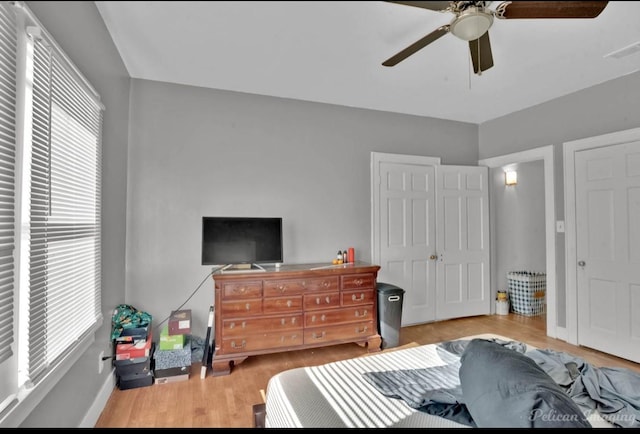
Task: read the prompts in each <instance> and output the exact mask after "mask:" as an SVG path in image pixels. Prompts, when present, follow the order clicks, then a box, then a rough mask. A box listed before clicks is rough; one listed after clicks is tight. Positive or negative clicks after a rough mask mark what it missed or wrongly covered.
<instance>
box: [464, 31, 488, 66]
mask: <svg viewBox="0 0 640 434" xmlns="http://www.w3.org/2000/svg"><path fill="white" fill-rule="evenodd" d="M469 52H470V53H471V60H472V61H473V72H475V73H476V74H478V75H480V74H482V71H486V70H487V69H489V68H491V67H492V66H493V56H492V54H491V43H490V42H489V32H485V34H484V35H482V36H480V37H479V38H478V39H474V40H473V41H469Z"/></svg>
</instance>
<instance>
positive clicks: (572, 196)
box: [562, 128, 640, 345]
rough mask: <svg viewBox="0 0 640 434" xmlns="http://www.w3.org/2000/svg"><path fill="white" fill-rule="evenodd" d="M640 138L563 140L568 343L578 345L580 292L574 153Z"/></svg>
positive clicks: (624, 134) (629, 133)
mask: <svg viewBox="0 0 640 434" xmlns="http://www.w3.org/2000/svg"><path fill="white" fill-rule="evenodd" d="M637 140H640V128H633V129H630V130H624V131H618V132H615V133H610V134H603V135H600V136H594V137H588V138H586V139H579V140H573V141H570V142H565V143H563V145H562V146H563V153H564V158H563V160H564V189H565V194H564V217H565V240H566V244H565V246H566V247H565V252H566V253H565V255H566V261H565V262H566V265H565V267H566V285H567V288H566V291H567V324H566V326H567V342H569V343H570V344H573V345H579V340H578V292H577V272H578V267H577V262H578V259H577V232H576V178H575V154H576V152H578V151H583V150H585V149H593V148H599V147H604V146H609V145H617V144H621V143H627V142H632V141H637Z"/></svg>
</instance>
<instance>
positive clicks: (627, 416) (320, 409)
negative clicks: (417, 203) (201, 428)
mask: <svg viewBox="0 0 640 434" xmlns="http://www.w3.org/2000/svg"><path fill="white" fill-rule="evenodd" d="M471 342H473V343H474V344H476V343H480V344H482V345H484V344H485V342H490V343H493V344H498V346H500V347H501V349H500V351H502V350H505V351H508V353H505V354H506V355H507V356H506V357H505V354H499V355H494V354H493V353H491V354H489V358H488V359H486V360H484V361H483V360H482V358H483V353H478V352H476V353H473V356H472V355H471V354H469V355H468V357H467V358H466V359H465V358H464V357H463V356H464V352H465V350H466V351H468V352H470V350H471V348H470V345H471V344H470V343H471ZM467 344H469V346H467ZM514 345H515V346H520V347H519V348H516V347H514ZM494 346H495V345H494ZM474 348H475V347H474ZM492 350H493V348H492ZM514 350H515V351H514ZM536 350H537V349H536V348H535V347H532V346H530V345H526V344H524V343H521V342H517V341H514V340H511V339H509V338H507V337H504V336H499V335H493V334H483V335H475V336H468V337H464V338H460V339H458V340H455V341H448V342H441V343H437V344H429V345H416V346H413V347H409V348H399V349H390V350H387V351H384V352H382V353H376V354H372V355H364V356H361V357H356V358H352V359H348V360H342V361H337V362H332V363H327V364H323V365H319V366H309V367H302V368H295V369H290V370H287V371H283V372H280V373H278V374H276V375H275V376H273V377H272V378H271V379H270V380H269V382H268V384H267V388H266V391H265V403H264V407H263V408H264V411H265V416H264V427H266V428H392V427H394V428H395V427H397V428H425V427H428V428H466V427H475V426H480V427H484V426H495V427H501V426H512V425H511V421H507V420H505V419H504V417H503V414H506V415H507V416H505V417H509V415H512V414H515V412H517V411H521V412H522V411H525V410H524V408H523V407H522V405H525V404H526V405H529V404H530V402H538V403H539V402H540V401H541V400H542V401H545V402H547V403H548V404H547V407H545V411H546V413H545V414H547V415H548V414H554V412H555V411H556V409H559V408H564V409H565V410H566V409H567V408H569V407H571V408H570V409H569V410H566V412H565V413H567V414H569V413H571V412H572V411H574V410H575V408H578V410H579V415H577V414H573V415H572V416H571V417H573V418H581V420H582V421H581V422H580V423H584V422H583V420H587V425H586V426H587V427H588V426H591V427H613V426H616V425H618V426H640V414H639V413H640V410H638V408H640V407H638V406H637V403H638V402H637V401H633V400H634V399H635V400H638V401H640V397H638V396H637V393H636V396H635V397H634V396H630V397H629V400H628V401H625V402H623V404H622V405H621V406H618V407H621V408H622V409H623V410H624V412H620V410H617V413H616V414H613V415H612V414H609V415H608V420H609V421H611V420H614V422H615V418H614V417H612V416H618V417H619V418H620V419H621V420H622V419H624V420H622V422H620V424H617V423H616V424H612V423H610V422H609V421H607V420H605V419H604V418H603V417H602V416H601V413H600V412H599V411H595V410H596V406H597V405H596V404H594V403H593V401H592V400H587V399H585V397H584V394H582V395H580V396H578V398H580V400H578V401H576V399H574V398H573V397H569V395H568V394H566V393H564V392H565V391H566V389H563V393H562V394H561V395H563V396H559V395H558V393H556V391H555V389H554V390H553V392H554V393H555V395H553V396H551V399H548V398H549V395H548V393H550V392H549V390H550V389H553V388H554V387H559V388H562V387H564V386H567V384H561V385H560V386H558V385H557V384H556V382H555V380H554V382H553V383H554V384H553V385H548V384H547V385H544V384H543V383H544V382H545V381H547V378H546V377H549V378H551V377H550V375H554V376H555V374H556V372H551V371H549V375H547V373H545V374H544V375H545V376H546V377H545V378H542V377H540V376H539V373H538V372H537V371H535V372H534V370H531V369H529V368H526V369H529V373H528V374H527V373H523V374H520V372H518V374H517V375H513V372H509V371H508V370H510V369H520V368H512V367H511V366H514V363H511V362H510V361H509V360H510V358H511V353H514V357H515V353H518V355H517V357H516V363H515V365H517V364H518V363H525V364H529V363H531V361H532V360H534V362H535V364H536V365H544V366H545V369H547V368H549V369H550V370H553V369H554V367H553V366H552V364H553V363H555V359H546V358H545V357H546V354H547V353H544V352H542V353H539V354H541V355H542V360H535V358H532V357H531V356H530V355H531V354H534V353H537V351H536ZM476 351H477V350H476ZM483 351H484V350H483ZM543 351H546V350H543ZM558 354H562V356H563V357H564V354H563V353H558ZM492 357H493V358H492ZM524 359H526V360H524ZM465 360H466V361H465ZM574 360H575V359H571V360H569V361H570V363H569V364H567V366H572V365H571V364H572V363H573V362H574ZM503 361H506V362H503ZM576 361H577V366H578V367H579V368H580V369H583V367H584V365H581V364H580V359H578V360H576ZM487 366H488V367H489V368H485V367H487ZM494 366H495V369H493V367H494ZM586 366H587V367H588V368H589V369H591V371H589V372H593V369H592V367H590V365H588V364H586ZM563 367H564V360H563ZM573 368H575V366H573ZM483 369H484V371H483ZM535 369H538V368H537V367H535ZM616 374H617V373H616ZM625 374H629V373H627V372H625ZM527 375H529V377H527ZM531 375H533V377H531ZM540 375H543V374H540ZM630 375H635V376H637V378H636V377H633V378H631V383H632V384H631V385H632V386H633V387H632V389H633V388H635V387H636V386H639V385H640V376H638V374H635V373H631V374H630ZM491 378H493V380H491ZM516 378H521V379H522V381H519V383H520V384H517V385H513V384H507V385H506V386H505V384H500V385H499V386H498V387H497V388H496V391H495V393H494V392H492V391H491V387H487V383H486V382H487V381H496V382H500V383H505V382H510V381H512V380H513V379H516ZM554 378H555V377H554ZM559 378H561V377H559ZM612 378H613V377H612ZM636 380H637V381H638V382H637V383H635V381H636ZM539 381H540V384H541V386H540V387H536V389H537V390H536V392H535V396H534V395H527V396H525V395H524V394H522V393H520V392H521V390H520V389H522V388H527V389H528V391H527V393H530V392H531V390H530V389H531V388H530V387H529V386H527V384H533V383H537V382H539ZM571 381H575V378H572V379H571ZM625 381H627V382H628V381H629V380H628V379H625ZM398 382H399V383H398ZM523 382H524V383H525V384H524V385H523V384H522V383H523ZM400 383H402V384H401V385H399V384H400ZM560 383H562V381H561V382H560ZM565 383H566V382H565ZM462 386H464V387H462ZM416 387H417V388H418V389H419V390H418V391H416V390H415V388H416ZM504 387H511V388H512V389H513V390H516V389H517V390H518V393H519V394H520V395H519V396H518V397H517V399H514V398H513V396H512V397H510V398H509V399H503V398H504V396H501V395H500V394H501V393H502V392H501V391H499V390H498V388H504ZM518 388H520V389H518ZM399 390H400V391H399ZM539 390H544V392H542V393H543V395H544V396H543V397H542V399H541V395H540V393H541V392H539ZM636 390H640V388H639V389H636ZM462 391H464V392H465V398H464V399H462V398H461V397H462V393H461V392H462ZM425 393H426V395H425ZM491 393H494V394H493V395H491ZM625 393H630V392H625ZM474 394H475V396H473V395H474ZM427 395H428V399H426V401H425V396H427ZM523 396H525V397H524V398H523ZM565 396H566V397H567V398H565ZM443 397H444V398H443ZM452 397H453V399H452V400H449V399H450V398H452ZM605 398H607V397H606V396H605ZM418 399H423V401H422V403H423V404H424V402H428V403H429V404H428V405H424V406H420V405H418V402H419V401H418ZM467 399H468V402H466V400H467ZM472 399H473V400H474V401H473V402H474V403H473V406H472V404H471V401H472ZM565 399H566V400H568V401H569V402H566V401H565ZM412 400H413V401H412ZM463 401H464V404H462V407H460V405H461V404H460V403H461V402H463ZM523 403H524V404H523ZM549 403H550V404H549ZM615 404H617V403H615ZM515 405H520V406H521V407H520V408H518V409H515V408H514V407H513V406H515ZM537 405H538V404H534V406H537ZM563 406H564V407H563ZM467 407H468V408H467ZM574 407H575V408H574ZM609 407H612V406H609ZM461 408H462V410H464V411H463V412H461V411H460V409H461ZM472 408H473V409H474V412H472V413H473V416H475V417H470V414H469V411H468V410H471V409H472ZM526 409H527V411H528V412H529V413H530V414H532V413H533V411H532V410H531V407H526ZM465 411H466V413H464V412H465ZM536 411H537V410H536ZM563 411H564V410H563ZM456 413H457V414H456ZM565 413H563V414H565ZM623 413H624V414H623ZM484 415H492V416H491V418H490V419H485V420H482V418H484ZM557 416H558V415H557V414H556V415H555V417H557ZM565 418H568V417H567V416H565ZM469 419H471V420H469ZM558 419H559V418H558ZM575 420H577V419H572V420H569V421H566V420H564V421H557V420H553V419H549V420H547V421H546V425H540V424H538V425H533V426H581V427H584V426H585V425H572V423H576V422H575ZM479 421H481V422H482V424H480V422H479ZM542 422H544V421H541V422H540V423H542ZM525 426H527V425H525Z"/></svg>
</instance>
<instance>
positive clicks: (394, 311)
mask: <svg viewBox="0 0 640 434" xmlns="http://www.w3.org/2000/svg"><path fill="white" fill-rule="evenodd" d="M376 287H377V290H378V330H379V332H380V336H381V337H382V349H385V348H392V347H397V346H398V345H400V327H401V325H402V299H403V298H404V289H402V288H399V287H397V286H395V285H391V284H390V283H384V282H378V284H377V285H376Z"/></svg>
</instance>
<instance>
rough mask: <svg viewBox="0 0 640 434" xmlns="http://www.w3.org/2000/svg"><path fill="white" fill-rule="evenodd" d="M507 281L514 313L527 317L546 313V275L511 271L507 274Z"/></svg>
mask: <svg viewBox="0 0 640 434" xmlns="http://www.w3.org/2000/svg"><path fill="white" fill-rule="evenodd" d="M507 280H508V282H509V301H510V303H511V311H512V312H514V313H519V314H521V315H525V316H536V315H542V314H543V313H544V312H545V292H546V289H547V275H546V274H545V273H537V272H533V271H510V272H509V273H507Z"/></svg>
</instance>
